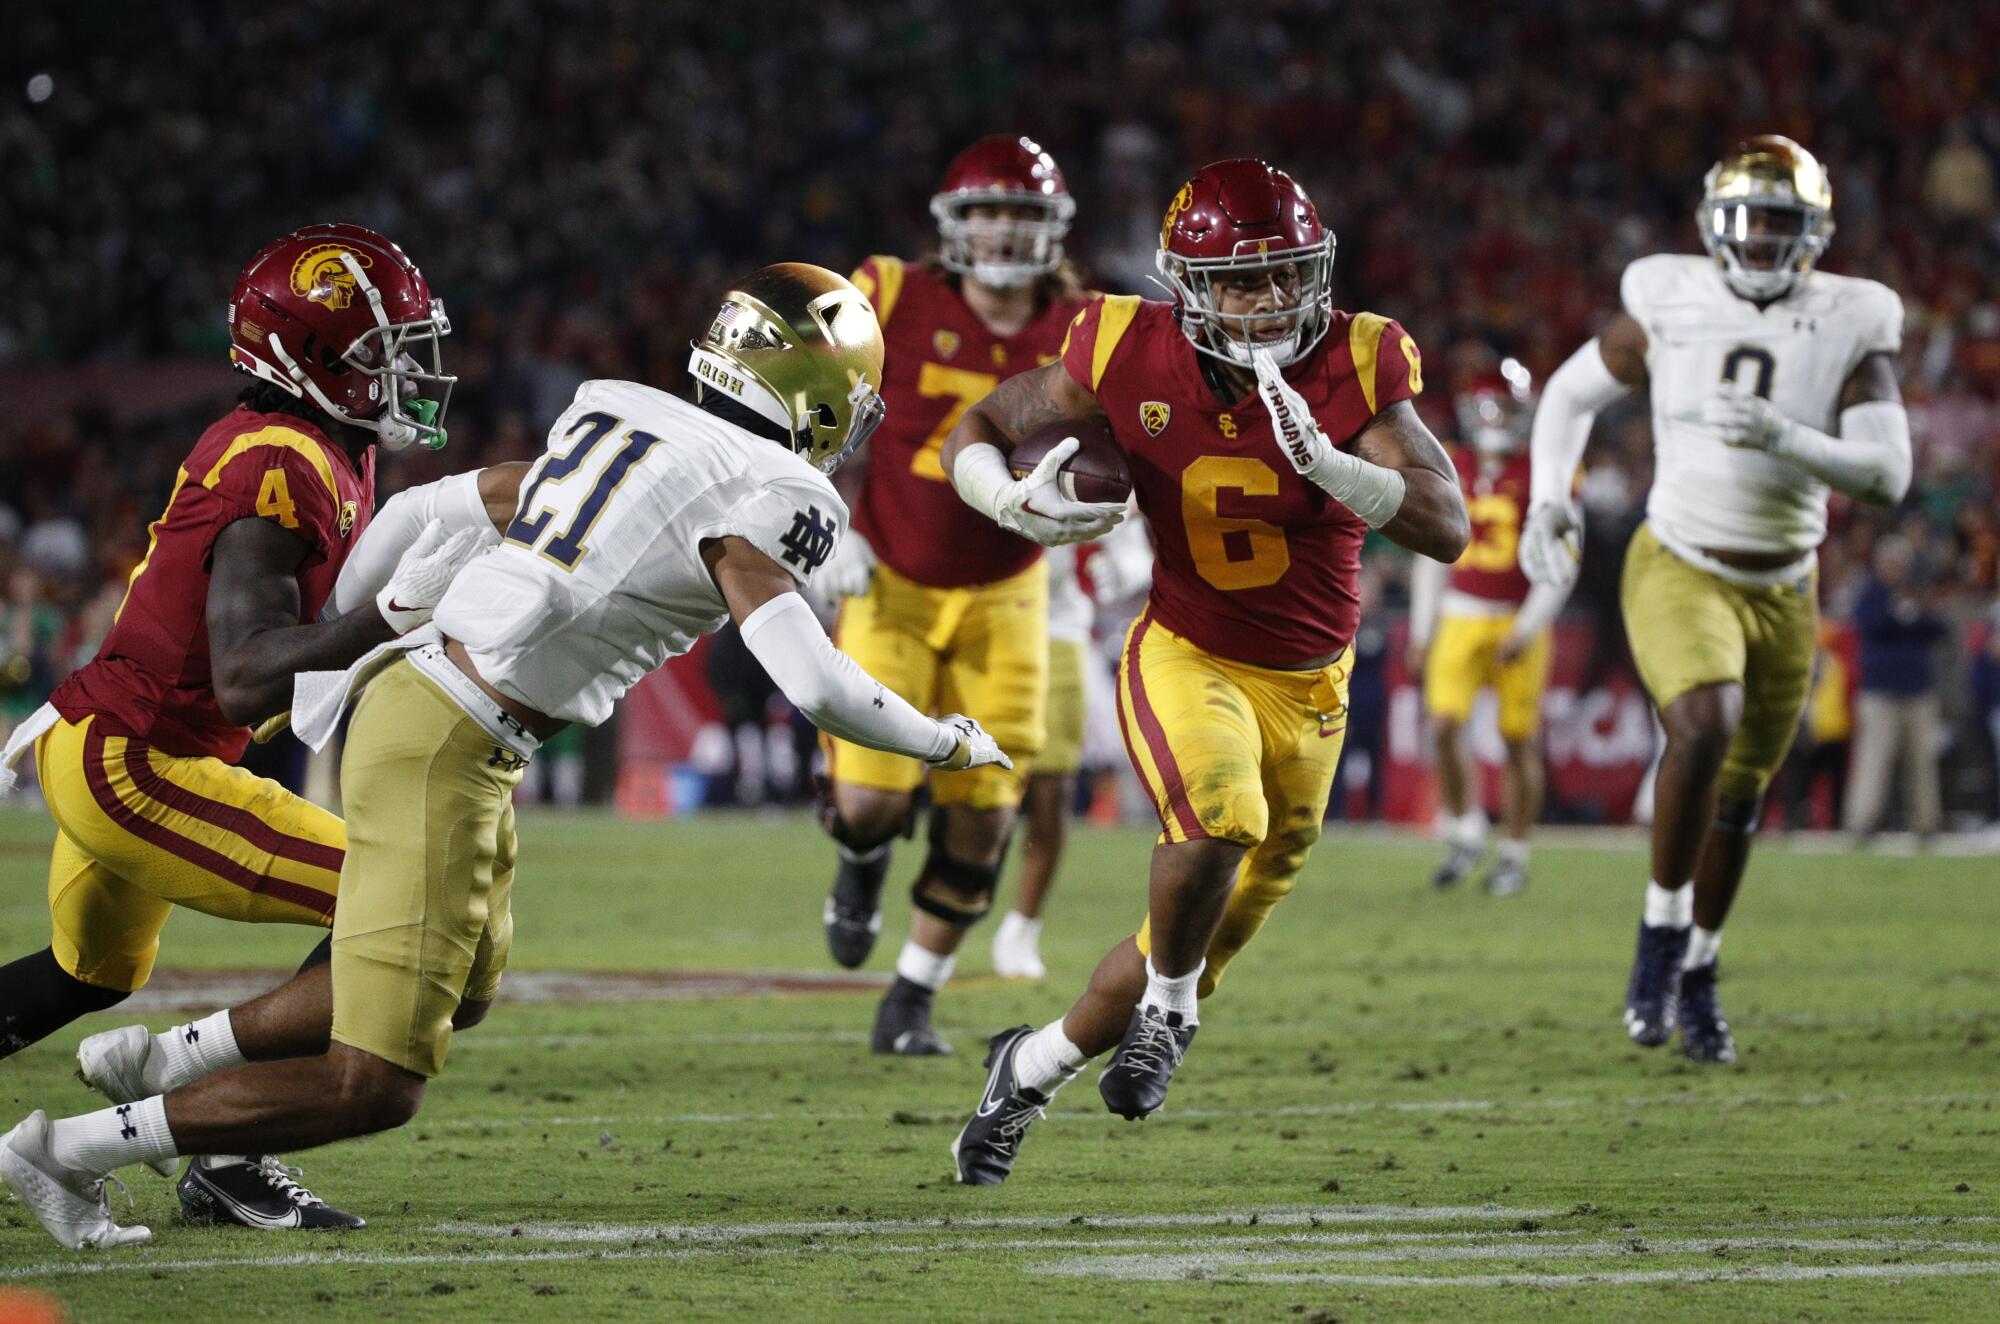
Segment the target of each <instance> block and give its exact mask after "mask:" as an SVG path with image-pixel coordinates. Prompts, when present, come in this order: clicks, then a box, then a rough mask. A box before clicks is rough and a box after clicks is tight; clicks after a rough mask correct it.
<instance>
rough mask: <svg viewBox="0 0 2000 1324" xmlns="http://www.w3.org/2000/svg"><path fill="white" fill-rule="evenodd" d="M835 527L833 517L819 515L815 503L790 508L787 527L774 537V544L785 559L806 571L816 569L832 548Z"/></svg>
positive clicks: (810, 571)
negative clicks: (798, 508) (782, 534)
mask: <svg viewBox="0 0 2000 1324" xmlns="http://www.w3.org/2000/svg"><path fill="white" fill-rule="evenodd" d="M835 527H836V525H835V523H834V519H833V516H831V515H822V514H820V513H819V507H818V506H807V507H806V508H805V509H804V510H796V511H793V512H792V527H791V529H790V530H788V531H787V532H786V534H785V536H784V537H782V538H780V539H778V545H779V546H781V547H783V548H784V549H785V557H784V559H785V561H786V562H787V563H789V564H791V565H795V566H798V567H799V568H800V569H802V570H804V571H805V572H806V573H807V574H811V573H812V572H813V571H815V570H817V569H819V567H820V563H821V562H823V561H825V560H826V558H827V555H828V553H830V552H832V551H833V532H834V529H835Z"/></svg>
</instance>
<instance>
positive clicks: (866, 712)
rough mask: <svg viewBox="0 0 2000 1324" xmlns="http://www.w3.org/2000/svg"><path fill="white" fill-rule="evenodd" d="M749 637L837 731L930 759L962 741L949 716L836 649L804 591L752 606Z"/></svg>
mask: <svg viewBox="0 0 2000 1324" xmlns="http://www.w3.org/2000/svg"><path fill="white" fill-rule="evenodd" d="M743 644H744V647H746V648H748V649H749V650H750V652H751V654H752V655H753V656H754V657H756V659H757V660H758V661H759V662H761V663H763V665H764V670H765V671H766V672H767V673H769V675H770V677H771V682H772V683H773V684H775V685H776V686H777V687H778V688H779V689H780V690H783V691H784V693H785V697H786V698H787V699H790V700H791V701H792V705H793V706H794V707H796V708H797V709H798V710H799V711H800V712H802V713H804V714H805V715H806V717H807V719H808V720H809V721H811V722H812V724H813V725H814V726H816V727H818V728H819V729H820V730H822V731H824V732H826V733H827V734H828V735H830V736H836V737H838V738H839V739H841V740H849V741H852V742H853V743H855V744H857V745H866V746H867V747H868V748H870V749H885V750H888V751H889V752H891V753H894V754H904V755H907V756H909V757H910V758H914V759H922V760H924V761H925V762H926V763H929V762H934V761H936V760H938V759H942V758H945V757H947V756H948V755H950V754H951V752H952V751H953V750H955V749H956V748H957V747H958V742H957V740H956V738H955V737H953V736H952V735H951V733H950V732H948V731H946V730H945V729H944V727H943V725H942V724H941V723H939V722H937V721H936V720H935V719H933V718H929V717H926V716H924V715H923V714H922V713H920V712H918V711H917V710H916V709H915V708H912V707H911V706H910V705H909V704H908V703H906V702H905V701H904V700H903V699H902V698H901V697H900V696H898V695H896V694H894V693H892V692H890V691H889V690H888V689H887V688H886V687H885V686H883V684H882V682H881V681H879V680H876V679H875V678H874V677H873V676H871V675H869V674H868V673H867V672H865V671H863V670H862V669H861V667H860V666H859V665H858V664H857V663H856V662H855V661H854V659H853V658H851V657H849V656H848V655H847V654H845V653H843V652H841V651H840V650H839V649H837V648H835V647H834V646H833V641H832V640H831V639H828V638H827V637H826V631H825V630H823V629H821V628H820V624H819V618H818V617H816V616H814V615H813V614H812V608H811V607H808V606H807V605H806V602H805V599H804V598H801V597H800V596H799V595H798V594H796V593H780V594H779V595H778V596H777V597H775V598H772V599H771V600H770V601H769V602H767V603H765V604H764V605H763V606H761V607H759V608H758V609H757V610H756V611H753V612H751V613H750V618H749V619H748V620H746V621H744V622H743Z"/></svg>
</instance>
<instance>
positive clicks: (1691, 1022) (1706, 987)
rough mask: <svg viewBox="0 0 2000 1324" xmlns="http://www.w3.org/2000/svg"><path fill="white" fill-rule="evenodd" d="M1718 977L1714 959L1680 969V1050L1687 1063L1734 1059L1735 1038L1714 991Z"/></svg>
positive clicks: (1718, 972) (1719, 974) (1720, 1001)
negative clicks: (1693, 966) (1689, 968)
mask: <svg viewBox="0 0 2000 1324" xmlns="http://www.w3.org/2000/svg"><path fill="white" fill-rule="evenodd" d="M1721 976H1722V972H1721V971H1720V970H1719V969H1718V968H1717V967H1716V963H1715V962H1713V961H1710V962H1709V963H1708V964H1707V965H1698V966H1696V967H1695V968H1694V969H1692V970H1683V971H1681V987H1680V996H1679V999H1678V1000H1679V1002H1680V1018H1681V1051H1682V1052H1683V1053H1686V1054H1687V1058H1688V1061H1690V1062H1734V1061H1735V1060H1736V1039H1735V1037H1734V1036H1732V1035H1731V1034H1730V1033H1729V1022H1728V1021H1725V1020H1723V1019H1722V1000H1721V999H1720V998H1718V997H1717V996H1716V991H1715V986H1716V984H1717V982H1718V981H1719V980H1720V979H1721Z"/></svg>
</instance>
